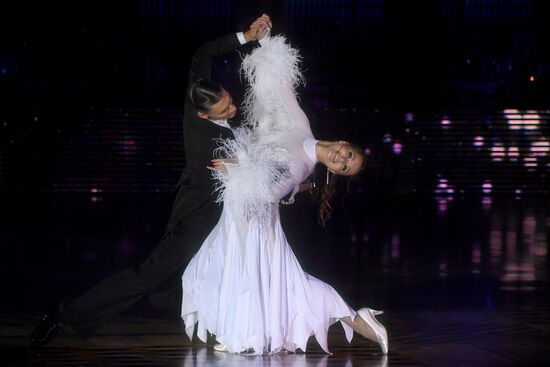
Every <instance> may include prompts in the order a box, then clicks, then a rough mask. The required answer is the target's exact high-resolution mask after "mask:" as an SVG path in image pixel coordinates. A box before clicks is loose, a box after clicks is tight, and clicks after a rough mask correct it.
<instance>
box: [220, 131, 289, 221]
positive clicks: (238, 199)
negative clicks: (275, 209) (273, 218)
mask: <svg viewBox="0 0 550 367" xmlns="http://www.w3.org/2000/svg"><path fill="white" fill-rule="evenodd" d="M234 133H235V140H231V139H220V141H219V144H220V146H219V147H218V148H217V149H216V152H215V154H216V155H220V156H224V157H232V158H235V159H236V160H237V162H238V163H237V164H231V165H229V166H228V171H229V172H228V173H223V172H221V171H213V172H214V177H215V178H216V180H217V185H216V188H215V190H216V191H217V192H218V197H217V201H218V202H221V201H223V202H224V206H225V207H226V208H227V209H229V210H232V211H233V214H234V215H236V217H237V218H243V219H245V220H247V221H248V220H249V219H250V218H259V219H262V218H264V217H266V218H267V216H268V213H270V211H269V206H270V205H272V204H276V203H277V201H278V199H277V197H275V195H274V192H276V191H278V190H279V188H280V185H282V184H283V182H284V180H285V179H286V178H288V175H289V171H288V166H287V163H286V162H288V151H287V150H286V149H285V148H282V147H281V146H279V145H276V144H268V143H260V142H259V139H258V138H259V137H258V135H257V134H256V133H255V131H254V130H251V129H249V128H246V127H244V128H240V129H236V130H235V131H234Z"/></svg>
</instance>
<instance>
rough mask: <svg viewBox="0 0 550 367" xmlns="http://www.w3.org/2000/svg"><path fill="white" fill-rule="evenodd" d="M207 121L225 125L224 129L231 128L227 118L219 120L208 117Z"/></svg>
mask: <svg viewBox="0 0 550 367" xmlns="http://www.w3.org/2000/svg"><path fill="white" fill-rule="evenodd" d="M208 121H212V122H213V123H215V124H216V125H218V126H221V127H225V128H226V129H229V130H231V126H229V123H228V122H227V119H221V120H210V119H208Z"/></svg>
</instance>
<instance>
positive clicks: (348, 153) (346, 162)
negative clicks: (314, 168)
mask: <svg viewBox="0 0 550 367" xmlns="http://www.w3.org/2000/svg"><path fill="white" fill-rule="evenodd" d="M362 164H363V154H361V152H358V151H357V148H355V147H354V146H353V145H351V144H349V143H347V142H345V141H337V142H334V143H332V144H330V145H329V146H328V149H327V150H326V157H325V165H326V166H327V168H328V170H329V171H331V172H332V173H334V174H336V175H342V176H353V175H355V174H356V173H357V172H359V170H360V169H361V166H362Z"/></svg>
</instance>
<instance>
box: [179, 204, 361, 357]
mask: <svg viewBox="0 0 550 367" xmlns="http://www.w3.org/2000/svg"><path fill="white" fill-rule="evenodd" d="M182 280H183V303H182V318H183V320H184V321H185V326H186V333H187V335H188V336H189V337H190V338H191V337H192V335H193V330H194V328H195V324H196V323H198V326H197V336H198V337H199V339H201V340H202V341H204V342H206V337H207V333H206V331H208V332H210V333H212V334H215V335H216V339H217V341H218V342H219V343H222V344H224V345H225V346H226V347H227V348H228V349H229V351H230V352H233V353H238V352H242V351H244V350H246V349H248V348H252V349H254V351H255V353H257V354H262V353H264V352H267V353H277V352H279V351H282V350H288V351H295V350H296V349H298V348H299V349H301V350H303V351H306V345H307V340H308V339H309V337H310V336H312V335H315V338H316V339H317V342H318V343H319V345H320V346H321V347H322V348H323V350H324V351H325V352H327V353H329V350H328V345H327V334H328V328H329V326H330V325H331V324H333V323H335V322H337V321H338V319H340V318H342V317H346V316H350V317H351V318H352V319H353V318H354V317H355V311H354V310H353V309H351V308H350V307H349V306H348V305H347V304H346V303H345V302H344V300H343V299H342V297H340V295H339V294H338V293H337V292H336V291H335V290H334V289H333V288H332V287H331V286H329V285H328V284H326V283H323V282H322V281H320V280H318V279H316V278H314V277H312V276H311V275H309V274H307V273H305V272H304V271H303V270H302V268H301V266H300V264H299V262H298V260H297V259H296V256H295V255H294V253H293V252H292V249H291V248H290V246H289V244H288V243H287V241H286V238H285V235H284V233H283V230H282V227H281V222H280V219H279V211H278V208H277V207H275V206H274V207H273V210H272V216H271V218H270V219H269V221H268V222H264V223H258V221H254V220H253V221H250V222H248V223H239V222H238V221H236V220H235V219H234V218H233V216H232V215H231V213H230V212H229V211H228V210H225V209H224V210H223V213H222V216H221V218H220V221H219V222H218V224H217V225H216V227H215V228H214V229H213V230H212V232H211V233H210V235H209V236H208V238H207V239H206V240H205V242H204V243H203V245H202V247H201V248H200V250H199V251H198V252H197V254H196V255H195V256H194V257H193V259H192V260H191V262H190V263H189V265H188V266H187V268H186V270H185V273H184V274H183V277H182ZM342 325H343V327H344V330H345V333H346V337H347V339H348V341H351V338H352V336H353V330H352V329H351V328H350V327H349V326H348V325H347V324H344V323H343V322H342Z"/></svg>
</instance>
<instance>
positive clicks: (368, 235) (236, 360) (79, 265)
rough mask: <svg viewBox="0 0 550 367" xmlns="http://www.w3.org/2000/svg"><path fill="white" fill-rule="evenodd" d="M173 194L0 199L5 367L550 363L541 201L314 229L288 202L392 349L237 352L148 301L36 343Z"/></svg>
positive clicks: (427, 209) (145, 236) (424, 204)
mask: <svg viewBox="0 0 550 367" xmlns="http://www.w3.org/2000/svg"><path fill="white" fill-rule="evenodd" d="M170 199H171V198H170V197H169V196H163V195H160V196H146V195H128V196H124V195H118V196H116V197H115V196H112V197H111V196H108V195H107V196H102V197H85V196H63V195H53V196H52V195H41V196H32V197H31V196H25V197H23V196H18V195H16V196H13V195H12V196H6V195H4V196H2V197H0V243H1V244H2V249H3V251H4V254H3V255H4V256H3V257H2V258H1V259H0V269H1V270H0V271H1V272H2V274H1V275H0V278H1V280H0V282H1V283H0V284H1V285H2V289H3V292H2V293H3V296H2V299H3V302H2V303H1V306H0V307H1V308H0V325H1V330H2V333H1V334H0V356H1V357H0V359H1V362H2V363H1V364H2V365H7V366H26V365H32V366H75V365H78V366H118V365H120V366H206V365H213V366H217V365H220V366H247V365H250V366H253V365H254V366H264V365H265V366H267V365H269V366H389V365H399V366H442V365H445V366H459V365H464V366H530V365H544V364H545V362H547V361H548V360H550V346H549V345H550V343H549V342H550V314H549V310H550V297H549V287H548V282H549V279H548V272H549V269H550V266H549V265H550V261H549V254H548V236H549V228H550V215H549V213H550V211H549V204H550V203H549V202H548V200H547V199H544V198H518V199H504V198H492V199H490V198H488V197H485V198H475V199H472V198H469V199H459V198H455V199H454V200H450V199H447V198H416V199H410V198H409V199H404V198H402V199H400V200H396V199H394V200H387V201H385V200H382V199H377V200H373V199H368V198H365V197H361V196H356V197H353V198H351V200H347V201H346V204H345V212H347V215H346V213H345V212H344V210H342V209H339V210H337V211H336V213H335V217H334V220H333V221H332V222H331V223H330V224H329V226H328V227H327V229H324V230H323V229H319V227H318V226H317V224H316V220H315V213H314V207H313V206H312V205H311V204H310V203H309V202H307V200H303V199H302V200H300V201H299V202H298V203H297V204H296V205H295V206H291V207H283V208H282V217H283V223H284V226H285V230H286V233H287V236H288V239H289V242H290V243H291V244H292V246H293V250H294V251H295V253H296V255H297V256H298V258H299V259H300V261H301V263H302V266H303V268H304V269H305V270H306V271H307V272H309V273H310V274H312V275H315V276H316V277H318V278H320V279H322V280H324V281H326V282H328V283H329V284H331V285H333V286H334V288H335V289H337V290H338V291H339V292H340V293H341V294H342V295H343V297H344V298H345V299H346V300H347V301H348V302H349V303H350V305H352V306H353V307H356V308H359V307H362V306H367V305H368V306H369V307H373V308H376V309H384V310H385V314H384V315H382V316H380V320H381V321H382V322H383V323H384V324H385V325H386V326H387V328H388V332H389V336H390V354H389V355H388V356H387V357H384V356H381V355H380V352H379V348H378V346H377V345H376V344H374V343H372V342H369V341H366V340H364V339H362V338H360V337H359V336H356V337H355V338H354V340H353V341H352V343H351V344H347V342H346V340H345V337H344V334H343V330H342V328H341V326H339V325H334V326H333V327H331V330H330V336H329V346H330V348H331V351H332V353H333V354H332V355H325V354H324V353H323V352H322V350H321V349H320V348H319V346H318V345H317V344H316V342H315V341H314V340H313V339H312V340H310V343H309V345H308V350H307V353H302V352H300V353H296V354H290V353H289V354H280V355H275V356H261V357H244V356H241V355H230V354H223V353H218V352H214V351H213V350H212V348H211V347H212V344H213V343H214V342H215V339H214V338H213V337H212V338H210V340H209V342H208V344H207V345H204V344H202V343H201V342H199V341H198V340H193V341H190V340H189V339H188V338H187V337H186V336H185V334H184V332H183V324H182V322H181V321H180V320H178V319H177V317H174V315H171V319H167V318H166V314H163V313H161V312H160V311H158V310H157V309H155V308H153V307H152V306H150V305H148V304H147V302H145V301H144V302H142V303H140V304H138V305H137V306H136V307H133V308H132V309H130V310H128V312H126V313H125V314H123V315H121V316H119V317H117V318H116V319H115V320H113V322H112V323H110V324H109V325H107V326H105V327H104V328H103V329H101V331H100V333H99V334H98V335H96V336H95V337H93V338H91V339H90V340H89V341H86V342H84V341H81V340H80V339H78V338H77V337H76V336H75V335H74V333H73V332H72V331H71V330H70V329H67V330H65V331H64V333H63V334H62V335H61V336H60V337H58V338H56V339H55V340H54V341H53V342H52V343H51V344H50V345H48V347H47V348H45V349H43V350H41V351H30V350H29V349H28V348H27V347H26V343H27V335H28V333H29V332H30V330H31V329H32V327H33V326H34V325H35V324H36V322H37V321H38V318H39V316H40V313H41V312H42V311H43V310H44V309H46V308H47V307H48V306H49V305H51V304H52V303H54V302H55V301H56V300H58V299H60V298H66V297H71V296H73V295H76V294H78V293H79V292H81V291H83V290H85V289H86V288H87V287H89V286H91V285H93V284H94V283H95V282H97V281H98V280H100V279H102V278H103V277H104V276H106V275H108V274H110V273H112V272H114V271H116V270H117V269H121V268H123V267H125V266H129V265H132V264H135V263H136V262H137V261H139V259H141V258H142V257H143V256H145V255H146V254H147V253H148V251H149V250H150V249H151V248H152V247H154V245H155V242H156V240H157V239H158V238H159V237H160V235H161V233H162V230H163V225H164V221H165V219H166V216H167V215H168V211H169V208H170V204H171V203H170Z"/></svg>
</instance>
